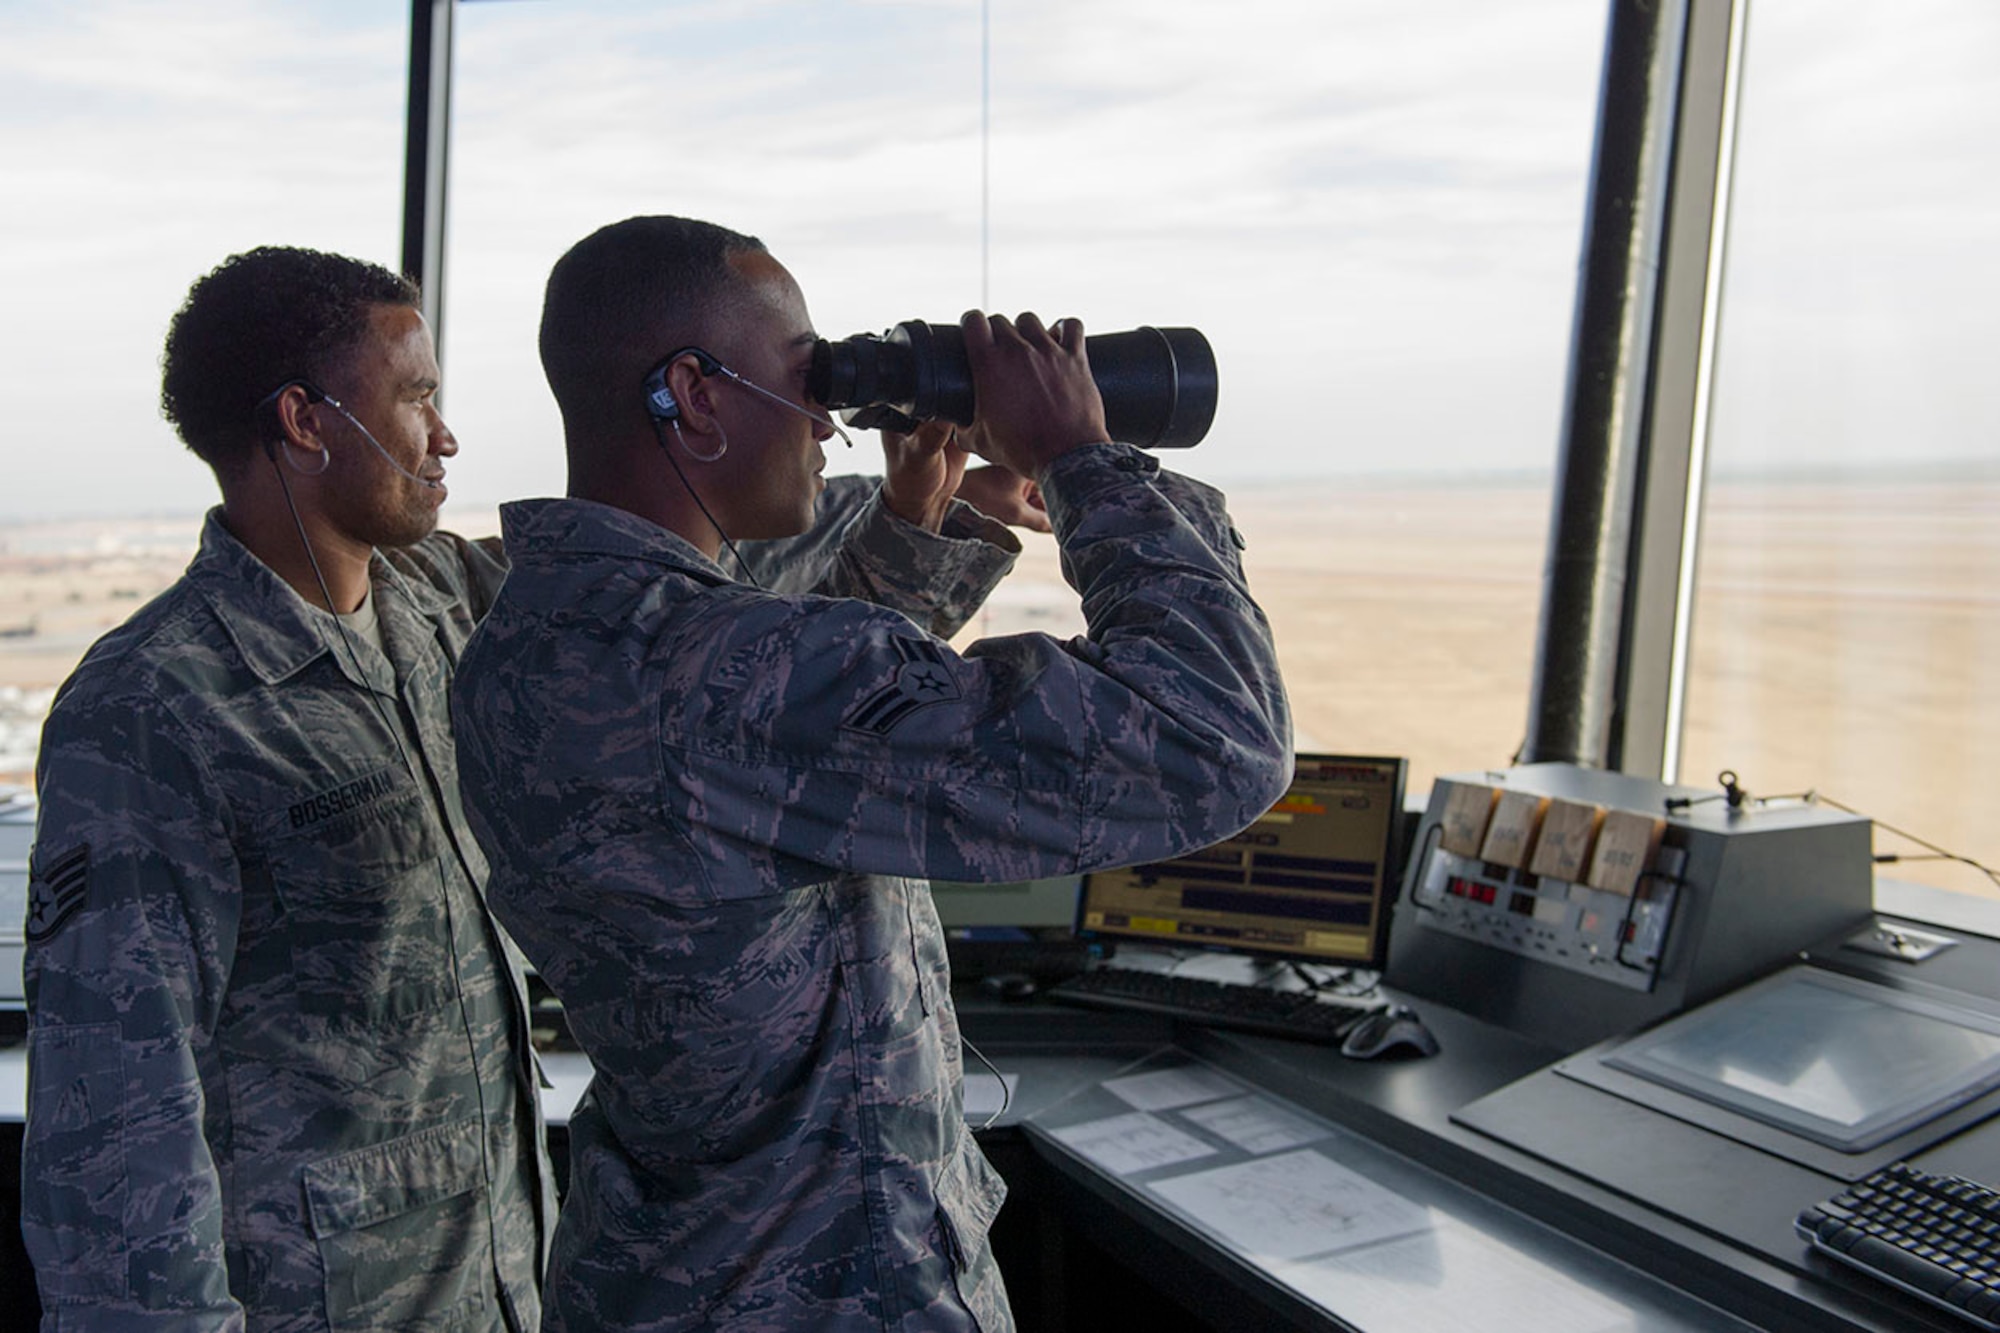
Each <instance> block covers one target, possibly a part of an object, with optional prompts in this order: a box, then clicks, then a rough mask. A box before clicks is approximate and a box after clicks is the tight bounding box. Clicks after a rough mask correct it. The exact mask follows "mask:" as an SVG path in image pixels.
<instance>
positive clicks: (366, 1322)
mask: <svg viewBox="0 0 2000 1333" xmlns="http://www.w3.org/2000/svg"><path fill="white" fill-rule="evenodd" d="M873 490H874V488H873V483H872V482H868V481H867V480H866V479H861V478H856V479H851V480H850V479H846V478H842V479H840V482H839V483H836V485H835V486H832V487H830V488H829V492H828V495H827V497H826V499H825V502H824V503H823V504H822V522H821V523H820V525H819V526H818V527H817V528H816V529H815V531H814V533H812V534H810V535H809V536H808V537H807V538H804V539H801V541H800V542H797V543H792V544H790V550H791V555H792V557H793V563H794V564H795V565H800V564H803V565H805V566H806V567H809V568H812V569H818V568H823V567H827V566H831V567H833V568H834V569H835V570H836V575H837V577H839V578H841V579H843V580H844V582H842V583H841V586H854V585H856V584H857V583H859V584H864V585H865V584H866V583H867V581H868V580H869V579H871V578H873V579H878V580H879V579H896V578H900V577H903V576H902V574H901V573H900V571H901V570H902V569H903V567H904V566H906V565H907V564H909V563H910V559H911V556H910V551H909V548H908V544H907V543H906V542H901V543H899V542H896V541H894V540H893V535H894V533H895V531H896V530H898V529H901V530H903V531H908V529H907V525H902V524H900V523H899V522H895V521H893V520H889V519H887V518H886V517H885V516H884V515H883V514H881V513H880V512H878V511H879V509H880V506H879V504H874V503H872V502H871V501H870V497H871V496H872V494H873ZM993 526H995V527H997V525H993ZM1001 531H1002V532H1003V533H1004V529H1002V530H1001ZM884 533H889V534H891V538H892V539H891V540H888V541H887V542H886V551H884V550H882V548H884V547H885V538H884V536H883V534H884ZM1005 541H1006V542H1008V543H1011V542H1012V538H1011V534H1007V535H1006V536H1005ZM945 545H947V546H949V547H950V549H949V550H947V551H946V552H945V553H944V555H943V556H931V555H929V552H928V550H927V551H926V556H927V558H930V559H931V560H932V562H933V563H938V564H943V565H945V566H947V567H949V568H950V569H951V570H953V571H954V572H956V573H958V574H959V576H961V577H965V576H966V575H965V571H966V570H967V569H968V568H970V567H973V566H975V565H976V563H977V562H976V561H972V560H968V559H966V558H965V557H964V556H963V555H962V554H961V553H960V551H959V549H958V547H959V546H960V545H963V544H962V543H959V544H945ZM801 552H803V554H804V556H805V560H804V561H800V560H799V559H798V556H799V555H800V553H801ZM745 554H746V555H750V556H751V557H752V558H753V560H755V559H757V558H758V555H759V554H760V553H758V552H756V551H754V550H753V549H752V548H749V547H746V551H745ZM766 554H768V553H766ZM1002 558H1003V559H1007V558H1006V557H1005V556H1004V553H1002ZM1007 562H1010V560H1008V561H1007ZM843 571H844V572H843ZM503 573H504V565H503V564H502V563H501V561H500V557H499V554H498V552H497V550H495V549H491V548H489V547H488V546H487V545H486V544H483V543H482V544H476V545H474V544H467V543H464V542H461V541H459V540H458V539H456V538H453V537H450V536H447V535H443V534H440V535H438V536H435V537H432V538H430V539H428V540H426V541H425V542H423V543H421V544H420V545H419V546H417V547H414V548H412V549H411V550H409V551H407V552H395V553H390V555H389V556H388V558H387V559H386V560H385V559H381V558H378V560H377V563H376V568H375V574H374V582H375V596H376V602H377V614H378V615H379V617H380V618H381V622H382V625H383V632H384V637H385V642H386V644H387V647H388V650H389V656H390V660H389V661H386V662H385V661H384V660H383V658H382V657H381V655H380V654H379V653H377V652H376V650H375V649H374V647H373V646H372V645H371V644H362V643H358V642H354V643H353V644H352V646H353V647H354V648H355V652H356V655H357V656H358V658H359V660H360V661H361V662H362V663H364V670H365V671H366V672H367V673H368V675H369V679H370V681H371V683H372V684H373V686H374V688H375V690H376V691H377V697H378V698H380V699H381V701H382V703H383V705H384V707H385V708H386V709H387V711H388V713H389V715H390V716H391V717H395V718H397V719H398V723H397V725H398V727H399V729H400V730H401V731H402V732H403V737H402V740H403V744H404V745H405V746H407V747H408V751H409V756H410V759H411V761H412V763H413V764H414V766H415V769H416V771H417V772H419V773H421V774H423V775H424V779H423V789H422V790H419V789H418V788H417V787H416V785H415V784H414V783H413V781H412V778H411V772H410V769H409V768H407V767H406V766H405V765H404V763H403V760H402V757H401V754H400V753H399V751H398V749H397V744H396V740H395V739H393V738H392V737H391V735H390V733H389V732H387V731H386V730H385V729H384V728H385V724H384V720H383V713H382V711H380V710H378V709H377V708H376V707H375V705H374V704H373V703H371V702H370V700H369V697H368V695H367V694H365V693H364V692H363V691H362V689H361V688H360V687H359V685H358V683H357V682H356V681H355V680H354V678H353V674H352V673H353V668H352V665H351V663H352V661H353V660H354V659H352V658H350V657H349V655H348V652H347V650H346V648H343V647H339V646H338V643H337V641H336V640H335V639H334V637H333V634H332V623H331V621H330V619H329V618H328V617H326V616H324V615H322V614H321V613H319V612H317V611H314V610H312V609H311V608H309V607H307V606H306V605H305V604H304V603H303V602H302V601H300V600H299V598H297V597H296V596H295V595H294V594H293V593H292V592H291V590H290V589H289V588H287V587H285V586H284V584H283V583H281V582H280V581H279V580H278V579H277V578H276V577H275V576H274V575H273V574H272V573H271V572H270V571H269V570H268V569H266V568H265V567H264V566H263V565H262V564H261V563H259V562H258V561H257V560H256V559H255V558H254V557H253V556H251V555H250V553H249V552H247V551H245V550H244V549H243V548H242V546H241V545H240V544H239V543H238V542H237V541H236V540H235V539H234V538H233V537H232V536H230V534H229V533H228V532H227V531H226V530H225V529H224V528H223V527H222V526H221V525H220V523H219V522H217V521H216V520H215V519H214V518H213V517H211V519H210V521H209V524H208V526H207V528H206V529H205V531H204V533H203V540H202V552H201V554H200V555H199V556H198V557H197V559H196V560H195V562H194V563H193V565H192V566H191V567H190V569H189V572H188V574H187V576H186V577H185V578H184V579H183V580H182V581H181V582H180V584H178V585H177V586H176V587H175V588H174V589H172V590H170V591H169V592H168V593H166V594H165V595H163V596H162V597H161V598H160V599H159V600H158V601H156V602H155V603H153V604H152V605H151V606H149V607H148V608H146V609H145V610H144V611H142V612H140V613H139V614H138V615H136V616H135V617H133V619H132V620H131V621H130V622H128V623H127V624H126V625H125V626H124V627H123V628H121V629H119V630H117V631H114V632H113V634H111V635H110V636H108V637H107V638H106V639H105V640H104V641H103V642H102V643H101V644H99V645H98V647H97V648H96V649H95V650H93V652H92V654H91V655H90V657H89V659H87V661H86V663H85V665H84V666H83V667H80V668H79V670H78V672H77V673H76V675H75V676H74V677H73V678H72V680H71V681H70V682H69V684H68V685H66V686H65V688H64V691H63V693H62V696H61V697H60V698H59V700H58V703H57V706H56V708H55V710H54V712H53V714H52V716H51V720H50V723H49V726H48V728H47V731H46V733H45V737H44V744H43V749H42V755H41V774H40V786H41V808H40V813H41V819H40V827H39V831H38V840H37V847H36V854H35V876H34V880H35V883H34V888H33V899H32V903H31V920H30V923H29V934H30V941H31V943H30V948H29V953H28V964H27V972H28V986H29V1000H30V1007H31V1011H32V1013H33V1021H34V1035H33V1037H32V1039H31V1047H30V1070H31V1074H30V1077H31V1094H30V1104H31V1105H30V1117H29V1127H28V1142H27V1149H26V1161H25V1177H26V1181H25V1188H24V1197H23V1217H22V1222H23V1230H24V1232H25V1234H26V1237H27V1240H28V1245H29V1250H30V1253H31V1256H32V1257H33V1259H34V1261H35V1265H36V1270H37V1275H38V1279H39V1281H40V1283H41V1287H42V1296H43V1301H44V1304H45V1307H46V1314H47V1318H46V1320H45V1326H46V1327H50V1328H56V1327H60V1328H63V1329H83V1328H91V1329H150V1328H165V1327H172V1328H174V1329H193V1328H202V1329H210V1328H235V1327H243V1326H245V1323H244V1315H243V1314H239V1313H238V1306H239V1304H240V1305H241V1306H242V1307H243V1308H244V1310H245V1311H246V1312H247V1316H248V1321H247V1322H248V1326H249V1327H251V1328H272V1329H279V1328H283V1329H328V1328H365V1329H387V1328H395V1329H399V1330H400V1329H430V1328H452V1329H459V1328H466V1329H484V1328H502V1327H511V1328H515V1329H521V1330H532V1329H534V1327H535V1326H536V1322H537V1311H538V1301H539V1297H538V1293H537V1279H538V1275H539V1271H540V1268H541V1264H542V1261H543V1258H544V1257H545V1254H546V1246H547V1233H548V1229H549V1228H550V1227H551V1226H552V1225H553V1202H552V1199H551V1197H550V1195H549V1194H548V1188H547V1181H548V1170H547V1163H546V1158H545V1156H544V1155H543V1153H542V1152H541V1132H540V1128H541V1127H540V1123H539V1118H538V1115H537V1111H536V1107H535V1102H534V1099H533V1096H532V1093H531V1092H530V1091H529V1089H531V1088H532V1086H533V1085H532V1083H531V1082H530V1078H531V1072H532V1071H531V1068H530V1065H529V1063H528V1062H529V1058H530V1057H529V1055H528V1051H527V1046H526V1043H525V1025H524V1022H523V1020H522V1014H523V1009H522V996H521V994H520V991H519V985H520V982H519V978H518V976H516V975H515V974H514V973H513V970H512V969H511V968H510V967H509V965H508V964H507V963H506V962H505V961H503V960H504V954H503V953H502V950H501V946H500V944H499V942H498V937H497V935H496V933H495V932H494V931H493V930H492V929H491V925H490V922H489V920H488V918H487V916H486V914H485V912H484V910H483V904H482V903H481V902H480V901H479V898H478V896H477V892H476V889H475V887H474V886H475V885H476V884H477V883H478V882H479V881H480V880H481V879H483V876H484V873H485V864H484V860H483V858H482V857H481V855H480V852H479V849H478V847H477V845H476V844H475V843H474V842H473V840H472V838H471V836H470V835H469V833H468V832H467V830H466V828H465V825H464V822H463V815H462V812H461V810H460V807H459V804H458V797H457V786H456V782H455V779H454V770H455V766H456V765H455V757H454V752H453V749H452V746H451V741H450V737H449V735H448V730H447V729H448V711H447V709H448V700H447V696H446V692H445V691H446V682H447V679H448V676H449V673H450V671H451V669H452V664H453V662H454V661H455V660H456V658H457V656H458V653H459V650H460V649H461V647H462V646H463V644H464V641H465V638H466V636H467V635H468V634H469V633H470V631H471V628H472V622H473V620H474V619H475V618H476V617H477V616H478V615H479V614H481V613H483V611H484V610H485V608H486V606H487V605H488V604H489V603H490V601H491V599H492V595H493V593H494V591H495V589H497V587H498V586H499V583H500V580H501V578H502V575H503ZM995 576H996V575H988V576H987V577H988V578H989V579H990V577H995ZM440 801H442V802H443V807H442V809H441V808H440V805H439V802H440Z"/></svg>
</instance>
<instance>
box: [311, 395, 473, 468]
mask: <svg viewBox="0 0 2000 1333" xmlns="http://www.w3.org/2000/svg"><path fill="white" fill-rule="evenodd" d="M320 400H321V401H322V402H324V403H325V404H326V405H327V406H328V407H330V408H332V409H333V410H334V411H336V412H338V413H340V415H342V416H344V417H346V418H347V424H348V425H350V426H352V427H354V429H356V430H358V431H360V432H361V438H362V439H364V440H366V441H368V443H370V444H372V445H374V446H375V452H376V453H378V454H380V455H382V458H383V460H384V461H385V462H387V463H388V464H389V466H390V467H392V468H394V469H396V471H398V472H400V473H402V474H403V475H404V476H406V477H408V478H409V479H410V480H411V481H414V482H416V483H417V485H419V486H428V487H430V488H431V489H432V490H434V491H441V490H443V489H444V483H443V482H441V481H438V480H437V479H435V478H433V477H420V476H418V475H417V474H416V473H414V472H412V471H410V470H409V469H408V468H406V467H404V466H403V465H402V464H401V463H399V462H397V461H396V456H395V455H394V454H392V453H390V452H389V451H388V450H387V449H385V448H383V447H382V441H380V440H378V439H376V438H375V433H374V432H373V431H371V430H369V429H368V427H366V426H364V425H362V424H361V422H360V421H359V420H358V419H357V418H356V417H355V415H354V414H353V413H352V412H350V411H348V410H347V409H346V408H345V407H344V406H342V405H341V402H340V400H339V399H338V398H335V397H334V396H333V395H331V394H327V393H322V394H321V395H320Z"/></svg>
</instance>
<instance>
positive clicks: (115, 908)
mask: <svg viewBox="0 0 2000 1333" xmlns="http://www.w3.org/2000/svg"><path fill="white" fill-rule="evenodd" d="M37 768H38V789H39V808H38V820H37V829H36V841H35V849H34V854H33V859H32V862H31V867H30V894H29V896H30V907H29V918H28V922H27V928H26V936H27V957H26V965H25V974H26V981H27V995H28V1009H29V1016H30V1036H29V1050H28V1067H29V1088H30V1092H29V1105H28V1123H27V1131H26V1138H25V1142H24V1147H23V1178H22V1180H23V1187H22V1199H21V1229H22V1234H23V1236H24V1238H25V1240H26V1242H27V1246H28V1251H29V1254H30V1256H31V1257H32V1259H33V1260H34V1264H35V1269H36V1276H37V1280H38V1282H39V1283H40V1286H41V1291H42V1296H43V1300H44V1302H45V1303H46V1304H49V1305H51V1306H54V1307H60V1309H61V1310H62V1315H61V1319H62V1320H63V1324H64V1326H65V1327H68V1326H71V1322H70V1321H71V1320H72V1319H74V1320H75V1321H76V1322H75V1323H74V1326H75V1327H79V1328H84V1327H92V1328H95V1327H103V1328H112V1327H116V1328H148V1327H155V1326H160V1327H165V1326H169V1325H171V1326H172V1327H176V1328H204V1329H206V1328H211V1327H213V1328H224V1327H230V1326H232V1325H234V1326H236V1327H240V1322H237V1321H240V1319H241V1314H240V1311H238V1310H237V1308H236V1304H235V1302H234V1301H233V1300H232V1299H231V1298H230V1295H229V1291H228V1278H227V1271H226V1267H225V1264H224V1260H223V1248H222V1225H221V1219H222V1212H221V1198H220V1190H219V1185H218V1181H217V1177H216V1173H215V1169H214V1164H213V1161H212V1159H211V1156H210V1154H209V1151H208V1145H207V1142H206V1140H205V1139H204V1137H203V1134H202V1105H203V1101H202V1089H201V1083H200V1079H199V1076H198V1074H197V1072H196V1064H195V1051H196V1049H197V1047H198V1046H199V1045H201V1044H202V1043H204V1042H205V1041H206V1037H207V1034H208V1033H209V1032H210V1031H212V1028H213V1024H214V1020H215V1015H216V1012H217V1009H218V1006H219V1004H220V999H221V995H222V993H223V990H224V988H225V987H226V985H227V982H228V972H229V960H230V958H231V956H232V955H233V953H234V951H235V946H236V925H237V921H238V912H239V904H240V891H239V888H238V874H237V867H236V864H235V859H234V855H233V852H232V851H231V848H230V843H229V839H228V837H227V835H226V829H225V826H224V816H223V815H222V813H221V812H220V810H219V807H218V804H217V798H216V796H215V791H216V788H215V784H214V783H213V781H212V780H211V778H210V775H209V773H208V771H207V769H206V766H205V756H203V755H201V754H200V753H198V752H197V751H195V750H194V749H193V747H192V745H191V743H190V741H189V739H188V737H187V735H186V733H185V731H184V730H183V729H182V728H180V727H179V726H178V725H177V724H176V722H175V720H174V718H173V715H172V714H171V712H170V711H169V710H168V709H167V708H166V706H165V705H164V704H163V703H162V702H161V701H160V700H159V698H158V696H157V693H151V692H148V693H139V692H134V693H130V694H121V693H118V692H105V691H98V690H91V689H87V688H86V689H84V690H81V691H73V692H69V693H68V694H67V696H66V698H65V699H64V700H63V701H61V702H60V703H59V704H58V706H57V709H56V710H55V712H54V713H53V714H52V715H51V717H50V720H49V724H48V726H47V728H46V730H45V733H44V739H43V747H42V752H41V756H40V761H39V763H38V766H37Z"/></svg>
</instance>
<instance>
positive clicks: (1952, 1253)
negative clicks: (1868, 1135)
mask: <svg viewBox="0 0 2000 1333" xmlns="http://www.w3.org/2000/svg"><path fill="white" fill-rule="evenodd" d="M1793 1225H1794V1226H1795V1227H1796V1228H1797V1229H1798V1233H1799V1235H1800V1236H1801V1237H1803V1238H1804V1239H1806V1240H1808V1241H1810V1242H1812V1246H1813V1248H1814V1249H1816V1250H1818V1251H1819V1252H1820V1253H1822V1254H1824V1255H1826V1256H1827V1257H1828V1258H1831V1259H1838V1260H1840V1261H1841V1262H1842V1263H1844V1264H1852V1265H1853V1266H1854V1267H1856V1268H1858V1269H1860V1270H1861V1271H1862V1272H1864V1273H1867V1274H1869V1275H1871V1276H1873V1277H1877V1278H1880V1279H1881V1280H1882V1281H1884V1282H1888V1283H1891V1284H1893V1285H1894V1286H1898V1287H1901V1288H1902V1289H1903V1290H1904V1291H1907V1292H1909V1293H1910V1294H1911V1295H1913V1296H1921V1297H1923V1298H1924V1299H1925V1300H1927V1301H1929V1302H1930V1303H1931V1304H1933V1305H1936V1306H1939V1307H1941V1308H1943V1309H1946V1310H1949V1311H1951V1312H1952V1313H1953V1314H1955V1315H1958V1316H1959V1317H1960V1318H1962V1319H1966V1320H1969V1321H1971V1323H1972V1324H1973V1325H1974V1326H1975V1327H1978V1328H1983V1329H1988V1330H1992V1331H1993V1333H2000V1193H1996V1192H1995V1191H1994V1190H1991V1189H1989V1188H1987V1187H1986V1186H1984V1185H1981V1184H1977V1183H1976V1182H1974V1181H1970V1180H1966V1179H1964V1178H1963V1177H1960V1176H1945V1175H1934V1174H1932V1173H1930V1172H1927V1171H1919V1170H1918V1169H1917V1168H1916V1167H1913V1166H1908V1165H1904V1164H1900V1163H1899V1164H1897V1165H1894V1166H1885V1167H1883V1168H1882V1169H1881V1170H1880V1171H1877V1172H1875V1173H1874V1174H1873V1175H1871V1176H1869V1177H1867V1178H1866V1179H1864V1180H1862V1181H1861V1182H1860V1183H1858V1184H1856V1185H1854V1186H1852V1187H1851V1188H1849V1189H1847V1190H1845V1191H1843V1192H1842V1193H1840V1194H1836V1195H1835V1196H1834V1197H1833V1198H1831V1199H1828V1200H1827V1201H1826V1202H1825V1203H1822V1204H1819V1205H1817V1206H1816V1207H1812V1208H1808V1209H1806V1210H1805V1211H1804V1212H1802V1213H1800V1214H1799V1217H1798V1221H1797V1222H1795V1223H1794V1224H1793Z"/></svg>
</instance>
